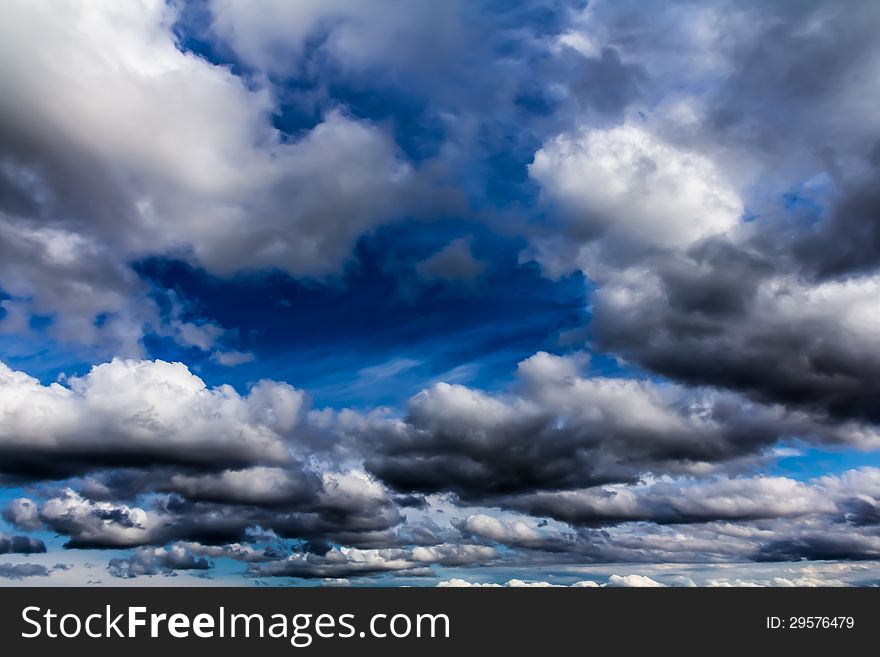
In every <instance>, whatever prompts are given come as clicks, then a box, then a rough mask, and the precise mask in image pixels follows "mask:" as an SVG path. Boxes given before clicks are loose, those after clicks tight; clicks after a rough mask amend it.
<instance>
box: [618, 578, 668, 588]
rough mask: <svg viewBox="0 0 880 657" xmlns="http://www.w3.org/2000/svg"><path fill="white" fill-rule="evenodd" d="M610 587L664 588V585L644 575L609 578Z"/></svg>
mask: <svg viewBox="0 0 880 657" xmlns="http://www.w3.org/2000/svg"><path fill="white" fill-rule="evenodd" d="M608 586H614V587H621V586H623V587H637V588H658V587H662V586H664V584H661V583H660V582H657V581H655V580H653V579H651V578H650V577H645V576H644V575H623V576H621V575H612V576H611V577H609V578H608Z"/></svg>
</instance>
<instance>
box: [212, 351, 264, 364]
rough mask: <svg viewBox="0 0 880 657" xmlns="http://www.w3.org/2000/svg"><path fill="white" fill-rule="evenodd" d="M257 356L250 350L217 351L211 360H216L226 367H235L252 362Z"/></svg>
mask: <svg viewBox="0 0 880 657" xmlns="http://www.w3.org/2000/svg"><path fill="white" fill-rule="evenodd" d="M254 358H256V356H255V355H254V354H253V353H251V352H249V351H215V352H214V353H212V354H211V360H214V361H216V362H218V363H220V364H221V365H225V366H226V367H235V366H236V365H243V364H244V363H250V362H251V361H253V360H254Z"/></svg>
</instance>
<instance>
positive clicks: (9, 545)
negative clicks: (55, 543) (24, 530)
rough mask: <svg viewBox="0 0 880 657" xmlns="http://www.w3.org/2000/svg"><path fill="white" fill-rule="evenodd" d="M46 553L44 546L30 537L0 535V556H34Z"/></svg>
mask: <svg viewBox="0 0 880 657" xmlns="http://www.w3.org/2000/svg"><path fill="white" fill-rule="evenodd" d="M45 551H46V544H45V543H43V541H41V540H40V539H38V538H31V537H30V536H2V535H0V554H35V553H40V552H45Z"/></svg>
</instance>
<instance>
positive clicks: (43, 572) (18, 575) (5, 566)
mask: <svg viewBox="0 0 880 657" xmlns="http://www.w3.org/2000/svg"><path fill="white" fill-rule="evenodd" d="M65 568H66V567H65V566H64V565H62V564H58V565H56V566H54V567H47V566H43V565H42V564H36V563H15V564H12V563H0V577H3V578H6V579H24V578H26V577H48V576H49V575H51V574H52V573H53V572H54V571H55V570H64V569H65Z"/></svg>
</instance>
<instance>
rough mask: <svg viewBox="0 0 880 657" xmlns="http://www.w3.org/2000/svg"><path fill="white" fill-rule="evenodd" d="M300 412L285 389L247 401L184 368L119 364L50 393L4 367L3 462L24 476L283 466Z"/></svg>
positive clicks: (256, 390) (259, 392)
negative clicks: (112, 468)
mask: <svg viewBox="0 0 880 657" xmlns="http://www.w3.org/2000/svg"><path fill="white" fill-rule="evenodd" d="M302 405H303V393H302V392H300V391H298V390H296V389H294V388H292V387H290V386H288V385H286V384H281V383H274V382H269V381H263V382H260V383H258V384H256V385H255V386H254V387H253V388H251V390H250V392H249V393H248V394H247V395H245V396H242V395H239V394H238V393H237V392H236V391H235V390H234V389H233V388H232V387H230V386H221V387H219V388H213V389H211V388H208V387H207V386H206V385H205V383H204V382H203V381H202V380H201V379H200V378H198V377H197V376H195V375H194V374H192V373H191V372H190V371H189V369H187V367H186V366H185V365H183V364H181V363H167V362H163V361H134V360H114V361H112V362H110V363H105V364H103V365H98V366H96V367H93V368H92V370H91V371H90V372H89V373H88V374H86V375H85V376H83V377H81V378H71V379H69V380H68V382H67V384H66V385H63V384H60V383H53V384H51V385H48V386H44V385H42V384H41V383H40V382H39V381H38V380H37V379H34V378H32V377H30V376H28V375H27V374H25V373H23V372H17V371H14V370H12V369H10V368H9V367H7V366H6V365H2V364H0V409H2V417H3V422H2V429H0V455H2V457H0V458H2V461H3V462H4V463H5V464H6V465H7V467H9V466H10V465H11V466H18V467H19V468H21V470H23V471H25V472H27V471H28V470H35V469H36V470H39V469H40V468H41V467H43V466H46V467H48V469H49V470H51V469H52V467H54V468H56V469H58V470H59V471H63V470H64V468H66V467H68V466H69V467H71V468H73V470H74V471H75V470H76V469H77V468H78V467H84V468H88V467H90V464H91V465H95V464H99V463H104V464H106V465H112V464H113V463H116V464H122V463H125V462H126V461H130V460H131V459H136V460H138V461H140V462H141V463H143V462H149V461H153V462H158V463H163V462H175V461H176V462H178V463H190V464H200V465H203V466H210V465H211V464H214V463H217V464H222V463H224V462H225V463H227V464H231V463H236V462H241V463H259V462H270V463H271V462H274V463H283V462H286V461H288V460H289V459H290V456H289V451H288V447H287V445H286V441H287V440H288V439H289V438H290V437H291V433H292V431H293V430H294V428H295V426H296V424H297V422H298V419H299V414H300V410H301V408H302ZM41 464H42V465H41ZM50 466H51V467H50ZM13 469H15V468H13Z"/></svg>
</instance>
